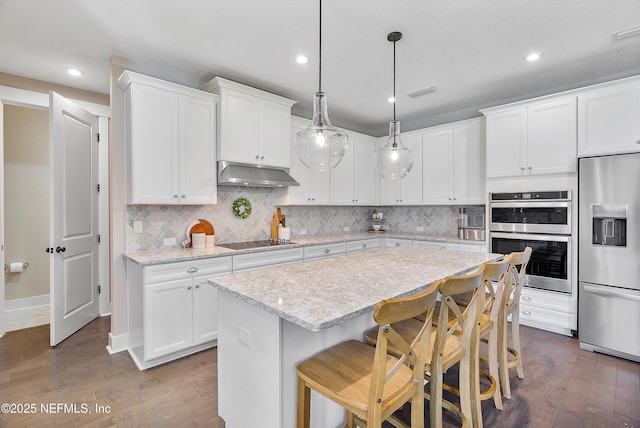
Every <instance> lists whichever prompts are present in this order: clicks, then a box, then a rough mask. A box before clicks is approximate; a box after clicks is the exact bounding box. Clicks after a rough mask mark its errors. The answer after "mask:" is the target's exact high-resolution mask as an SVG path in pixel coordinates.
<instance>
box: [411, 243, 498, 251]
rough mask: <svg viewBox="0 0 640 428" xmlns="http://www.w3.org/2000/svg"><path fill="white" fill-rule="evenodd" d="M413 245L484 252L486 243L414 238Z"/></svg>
mask: <svg viewBox="0 0 640 428" xmlns="http://www.w3.org/2000/svg"><path fill="white" fill-rule="evenodd" d="M413 245H414V246H415V247H433V248H443V249H449V250H460V251H472V252H476V253H481V252H486V251H487V245H486V244H483V245H476V244H456V243H451V242H438V241H418V240H414V241H413Z"/></svg>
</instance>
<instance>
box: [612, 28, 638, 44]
mask: <svg viewBox="0 0 640 428" xmlns="http://www.w3.org/2000/svg"><path fill="white" fill-rule="evenodd" d="M611 35H612V36H613V39H614V40H622V39H627V38H629V37H634V36H639V35H640V25H636V26H635V27H630V28H627V29H626V30H620V31H616V32H615V33H613V34H611Z"/></svg>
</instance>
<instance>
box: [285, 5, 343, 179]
mask: <svg viewBox="0 0 640 428" xmlns="http://www.w3.org/2000/svg"><path fill="white" fill-rule="evenodd" d="M319 28H320V34H319V38H318V41H319V44H318V45H319V46H318V53H319V54H318V92H316V93H315V95H314V97H313V117H312V118H311V125H309V126H308V127H307V129H305V130H304V131H300V132H298V133H297V134H296V146H295V149H296V155H298V158H299V159H300V161H301V162H302V163H303V164H304V165H305V166H306V167H308V168H309V169H314V170H328V169H331V168H335V167H336V166H337V165H338V164H339V163H340V161H341V160H342V158H343V157H344V152H345V150H346V149H347V145H348V139H349V137H348V136H347V134H345V133H344V132H341V131H339V130H337V129H336V128H334V127H333V125H331V122H330V121H329V116H328V115H327V98H326V96H325V94H324V92H322V0H320V21H319Z"/></svg>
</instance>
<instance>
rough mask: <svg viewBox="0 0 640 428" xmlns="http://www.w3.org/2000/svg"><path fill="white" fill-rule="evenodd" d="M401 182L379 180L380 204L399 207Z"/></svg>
mask: <svg viewBox="0 0 640 428" xmlns="http://www.w3.org/2000/svg"><path fill="white" fill-rule="evenodd" d="M401 185H402V180H398V179H396V180H392V179H389V178H382V177H381V178H380V204H381V205H400V204H401V203H402V187H401Z"/></svg>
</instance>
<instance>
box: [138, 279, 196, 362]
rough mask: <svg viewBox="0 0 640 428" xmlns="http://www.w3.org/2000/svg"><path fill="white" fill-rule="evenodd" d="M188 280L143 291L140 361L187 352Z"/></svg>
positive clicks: (190, 310) (190, 295) (189, 325)
mask: <svg viewBox="0 0 640 428" xmlns="http://www.w3.org/2000/svg"><path fill="white" fill-rule="evenodd" d="M192 288H193V287H192V280H191V278H189V279H182V280H177V281H168V282H163V283H159V284H154V285H146V286H145V290H144V309H143V311H144V326H145V329H144V359H145V360H151V359H154V358H157V357H161V356H163V355H167V354H171V353H172V352H176V351H180V350H182V349H185V348H188V347H189V346H191V344H192V342H193V337H192V333H193V329H192V315H193V303H192V302H193V292H192Z"/></svg>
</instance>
